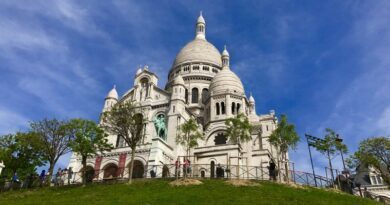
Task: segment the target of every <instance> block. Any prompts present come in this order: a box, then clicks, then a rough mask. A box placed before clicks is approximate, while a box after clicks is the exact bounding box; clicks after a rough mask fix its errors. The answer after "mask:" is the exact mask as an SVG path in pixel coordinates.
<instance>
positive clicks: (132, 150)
mask: <svg viewBox="0 0 390 205" xmlns="http://www.w3.org/2000/svg"><path fill="white" fill-rule="evenodd" d="M134 158H135V146H134V147H132V148H131V161H130V168H129V169H130V171H129V175H130V176H129V184H131V182H132V179H133V169H134Z"/></svg>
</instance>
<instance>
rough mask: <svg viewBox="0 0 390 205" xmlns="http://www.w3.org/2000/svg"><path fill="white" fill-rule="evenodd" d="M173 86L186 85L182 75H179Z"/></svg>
mask: <svg viewBox="0 0 390 205" xmlns="http://www.w3.org/2000/svg"><path fill="white" fill-rule="evenodd" d="M172 85H184V80H183V77H181V75H178V76H177V77H176V78H175V79H174V80H173V82H172Z"/></svg>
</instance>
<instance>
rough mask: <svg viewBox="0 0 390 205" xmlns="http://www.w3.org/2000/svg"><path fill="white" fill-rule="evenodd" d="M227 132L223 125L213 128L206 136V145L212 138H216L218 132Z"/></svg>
mask: <svg viewBox="0 0 390 205" xmlns="http://www.w3.org/2000/svg"><path fill="white" fill-rule="evenodd" d="M225 131H226V127H225V126H222V125H219V126H218V127H214V128H212V129H211V130H210V131H208V134H207V135H206V138H205V139H206V140H205V141H206V143H207V142H209V140H210V138H212V137H213V136H214V134H216V133H218V132H225ZM212 139H213V138H212Z"/></svg>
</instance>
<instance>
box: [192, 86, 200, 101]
mask: <svg viewBox="0 0 390 205" xmlns="http://www.w3.org/2000/svg"><path fill="white" fill-rule="evenodd" d="M198 99H199V91H198V88H192V101H191V102H192V103H198Z"/></svg>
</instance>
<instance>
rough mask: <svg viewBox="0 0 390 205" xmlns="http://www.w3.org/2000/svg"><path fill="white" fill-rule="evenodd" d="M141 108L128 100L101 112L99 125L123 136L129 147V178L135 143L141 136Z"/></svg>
mask: <svg viewBox="0 0 390 205" xmlns="http://www.w3.org/2000/svg"><path fill="white" fill-rule="evenodd" d="M141 111H142V110H141V109H140V108H137V107H135V106H134V105H133V104H132V103H131V102H130V101H127V102H122V103H117V104H115V105H114V106H113V107H112V108H111V109H110V110H109V111H107V112H105V113H103V115H102V117H103V118H102V123H101V126H102V127H103V128H104V129H105V130H106V131H108V132H110V133H114V134H117V135H118V136H121V137H123V139H124V141H125V142H126V143H127V144H128V145H129V146H130V148H131V162H130V177H129V178H130V179H129V184H131V181H132V178H133V167H134V157H135V151H136V148H137V145H138V144H139V143H140V142H141V140H142V138H143V134H142V130H143V128H144V117H143V115H142V113H141Z"/></svg>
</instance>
